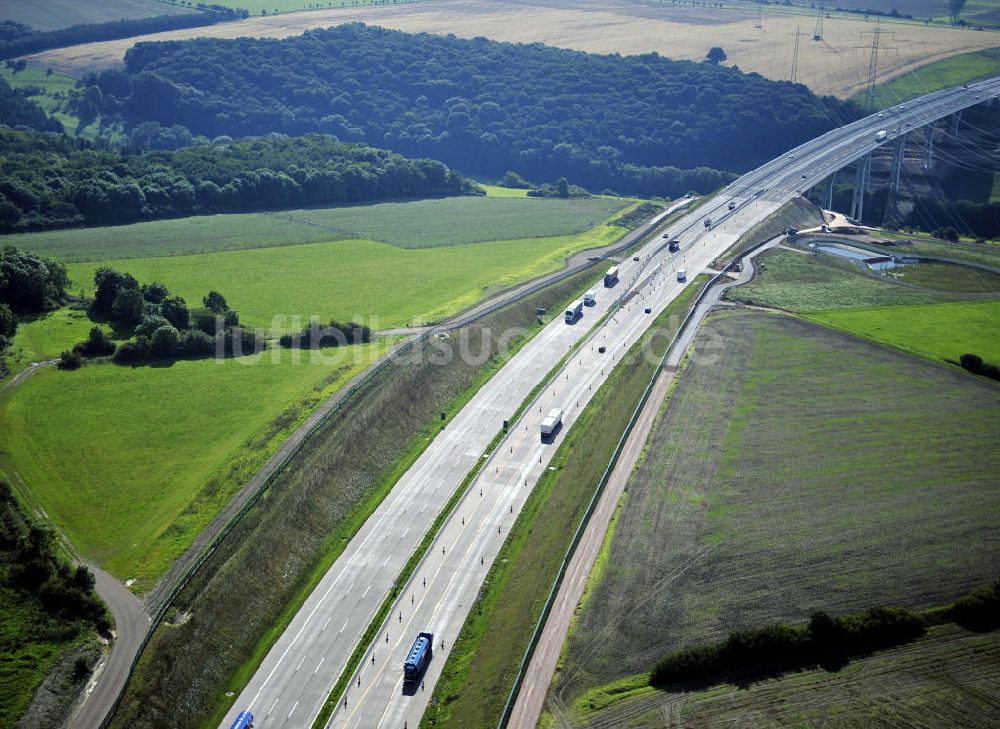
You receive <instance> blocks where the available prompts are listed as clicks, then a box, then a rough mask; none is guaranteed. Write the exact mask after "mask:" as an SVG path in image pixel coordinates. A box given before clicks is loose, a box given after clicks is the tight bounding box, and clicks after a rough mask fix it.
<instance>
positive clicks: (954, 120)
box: [949, 111, 962, 137]
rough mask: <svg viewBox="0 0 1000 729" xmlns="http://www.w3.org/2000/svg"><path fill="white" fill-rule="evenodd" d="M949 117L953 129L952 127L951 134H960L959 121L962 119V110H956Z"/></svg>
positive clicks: (955, 135) (954, 135)
mask: <svg viewBox="0 0 1000 729" xmlns="http://www.w3.org/2000/svg"><path fill="white" fill-rule="evenodd" d="M949 118H950V119H951V129H950V132H951V136H953V137H957V136H958V125H959V122H961V121H962V112H961V111H956V112H955V113H954V114H952V115H951V117H949Z"/></svg>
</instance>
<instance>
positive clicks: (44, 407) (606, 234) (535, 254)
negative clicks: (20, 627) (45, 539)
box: [0, 188, 636, 592]
mask: <svg viewBox="0 0 1000 729" xmlns="http://www.w3.org/2000/svg"><path fill="white" fill-rule="evenodd" d="M489 189H490V191H491V193H495V192H498V191H497V190H495V189H493V188H489ZM635 204H636V203H635V201H632V200H626V199H620V198H607V197H595V198H588V199H569V200H548V199H537V198H525V197H523V192H521V193H520V194H519V193H518V192H515V191H510V194H508V195H506V196H503V197H492V196H491V197H466V198H446V199H440V200H424V201H418V202H407V203H384V204H378V205H367V206H356V207H345V208H331V209H315V210H296V211H287V212H282V213H261V214H247V215H220V216H212V217H201V218H186V219H178V220H168V221H157V222H152V223H141V224H137V225H131V226H122V227H109V228H93V229H77V230H67V231H58V232H51V233H36V234H27V235H20V236H15V237H14V241H13V242H14V243H15V245H17V246H18V247H21V248H25V249H28V250H34V251H37V252H39V253H42V254H43V255H47V256H52V257H55V258H59V259H62V260H66V261H69V264H68V265H69V269H70V273H71V276H72V278H73V280H74V285H73V286H72V287H71V291H73V292H74V293H77V292H80V291H82V292H83V294H84V295H86V296H91V295H92V293H93V274H94V271H95V270H96V269H97V268H98V267H100V266H107V265H110V266H114V267H116V268H119V269H120V270H123V271H127V272H129V273H131V274H133V275H134V276H135V277H136V278H137V279H138V280H139V281H140V282H142V283H148V282H151V281H159V282H162V283H164V284H166V285H167V286H168V288H169V289H170V290H171V291H172V292H177V293H179V294H180V295H182V296H183V297H184V298H185V299H186V300H187V301H188V303H189V304H191V305H193V306H197V305H200V304H201V298H202V296H204V295H205V294H206V293H207V292H208V291H209V290H213V289H214V290H218V291H221V292H223V293H224V295H225V296H226V298H227V300H228V302H229V303H230V305H231V306H233V307H234V308H236V309H238V310H239V311H240V316H241V320H242V321H243V322H244V323H246V324H249V325H251V326H258V327H262V328H265V329H268V328H270V326H271V324H272V322H273V321H274V317H275V316H279V317H281V316H284V317H285V318H284V319H283V320H282V319H279V320H278V322H279V323H278V327H279V328H280V329H282V330H284V331H288V330H292V329H296V328H300V327H301V326H304V325H305V324H306V323H307V322H308V319H309V317H310V316H317V317H319V318H320V319H321V320H323V321H324V322H325V321H328V320H329V319H331V318H337V319H340V320H350V319H353V318H358V317H360V318H362V319H363V321H364V323H366V324H368V325H370V326H372V327H373V328H392V327H396V326H402V325H406V324H409V323H411V322H413V321H414V320H420V319H426V318H441V317H445V316H447V315H449V314H454V313H456V312H458V311H459V310H461V309H463V308H465V307H468V306H470V305H473V304H475V303H476V302H478V301H480V300H481V299H482V298H483V297H484V296H486V295H488V294H490V293H492V292H496V291H499V290H501V289H503V288H506V287H509V286H512V285H515V284H518V283H521V282H523V281H525V280H527V279H530V278H532V277H534V276H536V275H539V274H543V273H547V272H549V271H552V270H555V269H557V268H559V267H561V266H562V265H564V263H565V259H566V258H567V256H570V255H572V254H573V253H575V252H578V251H580V250H583V249H587V248H591V247H594V246H600V245H606V244H608V243H612V242H614V241H615V240H616V239H617V238H618V237H620V236H621V235H622V234H623V233H624V232H625V230H624V228H621V227H619V226H617V225H609V224H606V223H607V222H608V221H610V219H612V218H614V217H616V216H617V215H618V214H619V213H620V212H621V211H623V210H625V209H628V208H630V207H632V206H634V205H635ZM109 252H113V253H110V254H109ZM293 317H297V318H298V319H297V320H295V319H293ZM91 326H93V322H91V321H90V320H89V319H88V318H87V316H86V313H85V312H84V311H83V310H81V309H74V308H63V309H60V310H58V311H56V312H53V313H51V314H49V315H47V316H44V317H40V318H38V319H36V320H34V321H31V322H27V323H25V324H23V325H22V326H21V327H20V328H19V330H18V333H17V336H16V338H15V340H14V346H13V348H12V356H11V358H10V360H11V365H12V369H13V370H14V371H15V372H17V371H20V370H23V369H25V368H26V367H27V366H28V364H29V363H30V362H32V361H45V360H49V359H52V358H55V357H58V356H59V353H60V352H62V351H64V350H67V349H70V348H71V347H72V345H73V344H74V343H75V342H78V341H81V340H83V339H85V338H86V336H87V332H88V331H89V328H90V327H91ZM398 341H399V338H398V337H393V336H389V337H379V338H378V339H377V340H376V341H375V342H374V343H372V344H369V345H361V346H351V347H345V348H343V349H340V350H337V349H327V350H323V351H322V352H321V353H320V355H321V356H316V355H314V354H313V353H312V352H302V353H299V352H297V351H289V350H283V349H280V348H278V347H277V345H276V344H273V345H272V347H270V348H269V349H268V350H266V351H265V352H264V353H263V354H261V355H258V356H247V357H241V358H237V359H227V360H224V361H222V362H219V361H216V360H214V359H206V360H184V359H181V360H177V361H165V362H159V363H154V364H151V365H147V366H140V367H126V366H121V365H116V364H111V363H106V362H104V363H102V362H97V363H92V364H89V365H87V366H85V367H83V368H82V369H81V370H79V371H75V372H64V371H60V370H57V369H56V368H54V367H43V368H42V369H41V370H40V371H38V372H35V373H33V374H32V375H31V376H30V377H28V378H27V379H25V380H24V381H23V382H20V383H19V384H17V385H16V386H13V387H8V388H5V389H3V390H0V423H2V426H3V427H2V428H0V474H3V475H5V476H6V477H7V478H8V479H9V480H10V481H11V482H12V483H14V484H17V486H18V490H19V491H21V492H22V493H23V494H24V495H25V498H29V499H30V500H31V501H32V503H33V504H35V505H36V506H38V507H39V508H41V509H43V510H44V511H45V512H46V513H47V514H48V516H49V517H51V518H52V519H53V521H54V522H55V523H56V524H58V526H59V527H60V528H61V529H63V530H64V531H65V532H66V533H67V535H68V536H69V537H70V539H71V540H72V541H73V543H74V544H75V545H76V546H77V547H78V548H79V549H80V550H81V552H82V553H83V554H84V555H86V556H87V557H88V558H90V559H93V560H94V561H95V562H96V563H98V564H100V565H101V566H103V567H105V568H106V569H108V570H109V571H110V572H111V573H112V574H114V575H115V576H117V577H120V578H121V579H134V580H136V582H135V583H133V589H134V590H136V591H137V592H143V591H146V590H148V589H150V588H151V587H152V585H153V584H154V583H155V580H156V579H157V578H158V577H159V576H160V575H162V574H163V573H164V571H165V570H166V569H167V568H168V567H169V565H170V564H171V562H172V561H173V560H174V559H176V558H177V557H178V556H179V555H180V554H181V553H182V552H183V550H184V549H185V548H186V547H187V546H188V545H189V544H190V542H191V540H192V539H193V538H194V536H195V535H196V534H197V533H198V532H199V531H200V530H201V529H202V528H203V527H204V526H205V525H206V524H207V523H208V522H209V521H210V520H211V519H212V518H213V517H214V516H215V514H216V513H218V511H219V509H220V508H222V507H223V506H224V505H225V504H226V503H227V502H228V501H229V500H230V499H231V498H232V496H233V495H234V494H235V493H236V492H237V491H238V489H239V488H240V487H241V486H242V485H243V484H245V483H246V481H247V480H248V479H249V478H251V477H252V476H253V474H254V473H255V472H256V471H257V470H258V469H259V468H260V467H261V466H262V465H263V463H264V462H265V461H266V459H267V458H268V457H269V456H270V455H271V454H272V453H273V452H275V451H276V450H277V449H278V448H279V447H280V445H281V443H283V442H284V440H285V439H286V438H287V437H288V435H290V434H291V433H292V432H294V430H295V428H296V427H297V426H298V425H299V424H301V422H302V421H303V420H304V419H305V418H306V417H307V416H308V415H309V414H310V413H311V412H313V411H314V410H315V408H316V407H318V405H319V404H320V403H321V402H322V401H323V400H325V399H326V398H328V397H330V396H331V395H333V394H335V393H336V392H337V391H338V390H339V389H340V388H341V387H343V385H344V384H345V383H346V382H348V381H349V380H350V379H351V378H352V377H354V376H355V375H356V374H358V373H359V372H361V371H362V370H363V369H365V367H367V366H368V365H370V364H371V363H373V362H375V361H376V360H377V359H378V358H379V357H381V356H383V355H384V354H385V352H386V351H388V349H389V348H390V347H391V346H392V345H393V344H395V343H396V342H398ZM298 355H301V356H298Z"/></svg>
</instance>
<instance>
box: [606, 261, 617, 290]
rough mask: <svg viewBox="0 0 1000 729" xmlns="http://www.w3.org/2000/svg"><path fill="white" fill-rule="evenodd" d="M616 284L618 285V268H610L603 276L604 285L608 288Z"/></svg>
mask: <svg viewBox="0 0 1000 729" xmlns="http://www.w3.org/2000/svg"><path fill="white" fill-rule="evenodd" d="M616 283H618V266H612V267H611V268H609V269H608V272H607V273H606V274H604V285H605V286H607V287H609V288H610V287H611V286H614V285H615V284H616Z"/></svg>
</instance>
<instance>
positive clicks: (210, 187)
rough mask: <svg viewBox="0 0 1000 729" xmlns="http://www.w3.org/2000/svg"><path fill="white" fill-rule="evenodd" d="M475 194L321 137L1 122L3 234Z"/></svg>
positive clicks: (438, 166)
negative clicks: (172, 138)
mask: <svg viewBox="0 0 1000 729" xmlns="http://www.w3.org/2000/svg"><path fill="white" fill-rule="evenodd" d="M479 192H480V191H479V188H477V187H476V186H475V185H473V183H471V182H469V181H467V180H465V179H464V178H463V177H462V176H461V175H459V174H458V173H457V172H455V171H453V170H450V169H448V167H446V166H445V165H444V164H442V163H440V162H436V161H434V160H429V159H407V158H406V157H403V156H401V155H399V154H395V153H393V152H388V151H385V150H381V149H374V148H372V147H368V146H367V145H364V144H345V143H342V142H338V141H337V140H336V139H334V138H333V137H330V136H328V135H323V134H310V135H306V136H304V137H297V138H287V137H284V136H283V135H280V134H275V135H269V136H268V137H266V138H261V139H248V140H243V141H239V142H234V141H233V140H232V139H229V138H228V137H223V138H217V139H215V140H214V141H213V142H212V143H209V144H205V145H200V146H191V147H185V148H183V149H179V150H176V151H155V152H146V153H142V154H130V153H124V154H123V153H120V152H118V151H115V150H111V149H105V148H101V147H98V146H95V145H92V144H90V143H88V142H86V141H85V140H82V139H72V138H70V137H66V136H62V135H54V134H39V133H35V132H32V131H25V130H14V129H4V128H0V231H3V232H10V231H17V230H32V229H36V230H37V229H43V228H52V227H66V226H72V225H106V224H112V223H128V222H134V221H138V220H151V219H156V218H166V217H177V216H185V215H196V214H207V213H218V212H245V211H250V210H262V209H270V208H286V207H295V206H307V205H334V204H338V203H357V202H365V201H371V200H390V199H405V198H418V197H437V196H445V195H462V194H478V193H479Z"/></svg>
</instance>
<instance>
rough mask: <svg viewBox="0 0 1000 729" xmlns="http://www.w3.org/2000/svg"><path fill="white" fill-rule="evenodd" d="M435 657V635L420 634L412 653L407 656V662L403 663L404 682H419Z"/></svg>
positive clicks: (411, 650) (411, 649)
mask: <svg viewBox="0 0 1000 729" xmlns="http://www.w3.org/2000/svg"><path fill="white" fill-rule="evenodd" d="M433 656H434V633H426V632H424V633H419V634H418V635H417V639H416V640H415V641H413V647H412V648H410V652H409V653H407V654H406V660H405V661H403V681H404V682H408V683H411V682H414V681H417V680H418V679H419V678H420V675H421V674H422V673H423V672H424V669H425V668H427V664H428V663H430V662H431V658H432V657H433Z"/></svg>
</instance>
